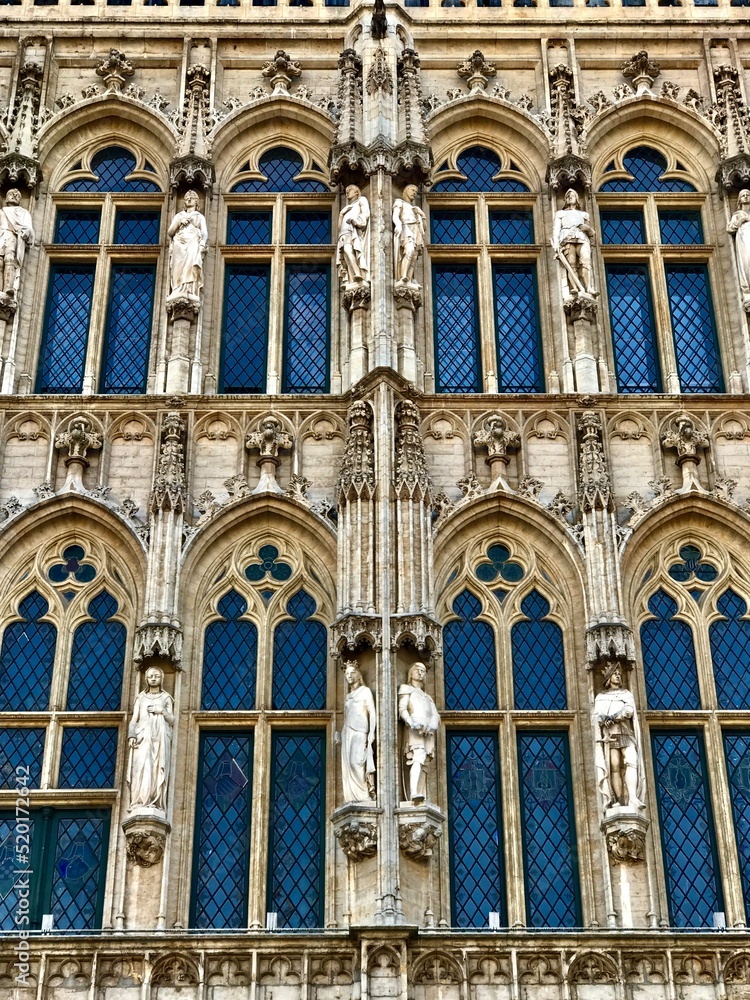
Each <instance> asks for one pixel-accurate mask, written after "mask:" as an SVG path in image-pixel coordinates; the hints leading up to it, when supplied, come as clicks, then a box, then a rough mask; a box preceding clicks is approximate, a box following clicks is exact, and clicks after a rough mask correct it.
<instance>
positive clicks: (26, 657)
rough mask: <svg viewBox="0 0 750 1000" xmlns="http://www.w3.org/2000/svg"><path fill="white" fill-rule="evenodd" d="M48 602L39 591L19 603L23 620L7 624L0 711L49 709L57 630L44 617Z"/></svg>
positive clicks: (0, 673)
mask: <svg viewBox="0 0 750 1000" xmlns="http://www.w3.org/2000/svg"><path fill="white" fill-rule="evenodd" d="M48 610H49V604H48V602H47V601H46V600H45V599H44V597H42V595H41V594H40V593H38V591H34V592H33V593H31V594H29V596H28V597H25V598H24V599H23V600H22V601H21V603H20V604H19V606H18V614H19V616H20V618H21V621H15V622H11V623H10V624H9V625H7V626H6V627H5V631H4V633H3V642H2V648H1V649H0V712H14V711H15V712H34V711H37V712H40V711H41V712H43V711H46V710H47V709H48V708H49V693H50V685H51V683H52V668H53V666H54V662H55V645H56V642H57V629H56V628H55V626H54V625H52V623H51V622H48V621H43V620H42V619H43V618H44V616H45V615H46V614H47V612H48Z"/></svg>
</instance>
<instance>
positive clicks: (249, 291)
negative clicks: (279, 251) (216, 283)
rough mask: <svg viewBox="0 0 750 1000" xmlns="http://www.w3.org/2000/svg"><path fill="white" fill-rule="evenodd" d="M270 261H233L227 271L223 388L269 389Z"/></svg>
mask: <svg viewBox="0 0 750 1000" xmlns="http://www.w3.org/2000/svg"><path fill="white" fill-rule="evenodd" d="M270 277H271V269H270V267H268V265H267V264H229V265H227V268H226V271H225V272H224V336H223V341H222V360H221V390H222V392H242V393H245V392H265V391H266V352H267V350H268V292H269V284H270Z"/></svg>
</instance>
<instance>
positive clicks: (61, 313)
mask: <svg viewBox="0 0 750 1000" xmlns="http://www.w3.org/2000/svg"><path fill="white" fill-rule="evenodd" d="M95 270H96V268H95V266H94V265H93V264H53V265H52V266H51V267H50V272H49V285H48V290H47V307H46V310H45V320H44V332H43V335H42V351H41V359H40V365H39V377H38V380H37V392H43V393H63V394H65V393H78V392H80V391H81V389H82V388H83V370H84V363H85V360H86V347H87V344H88V334H89V320H90V318H91V303H92V299H93V295H94V273H95Z"/></svg>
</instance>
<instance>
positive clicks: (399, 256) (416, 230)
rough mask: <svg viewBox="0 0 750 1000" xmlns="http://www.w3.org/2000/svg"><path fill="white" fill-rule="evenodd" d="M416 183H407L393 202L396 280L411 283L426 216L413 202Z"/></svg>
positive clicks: (423, 239)
mask: <svg viewBox="0 0 750 1000" xmlns="http://www.w3.org/2000/svg"><path fill="white" fill-rule="evenodd" d="M416 196H417V185H416V184H407V185H406V187H405V188H404V193H403V195H402V197H401V198H397V199H396V200H395V201H394V203H393V260H394V262H395V264H394V266H395V272H396V282H397V283H399V284H407V285H413V284H416V282H415V281H414V266H415V264H416V263H417V258H418V257H419V255H420V254H421V253H422V250H423V249H424V244H425V232H426V224H427V217H426V216H425V214H424V212H423V211H422V209H421V208H418V207H417V205H415V204H414V199H415V198H416Z"/></svg>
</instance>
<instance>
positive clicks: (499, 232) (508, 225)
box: [490, 4, 534, 244]
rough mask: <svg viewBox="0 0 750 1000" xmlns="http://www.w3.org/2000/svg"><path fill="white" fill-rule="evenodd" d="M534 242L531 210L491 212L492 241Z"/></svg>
mask: <svg viewBox="0 0 750 1000" xmlns="http://www.w3.org/2000/svg"><path fill="white" fill-rule="evenodd" d="M498 6H499V4H498ZM533 242H534V216H533V215H532V213H531V212H525V211H521V210H506V209H503V210H500V209H498V210H495V211H492V212H490V243H515V244H520V243H533Z"/></svg>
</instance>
